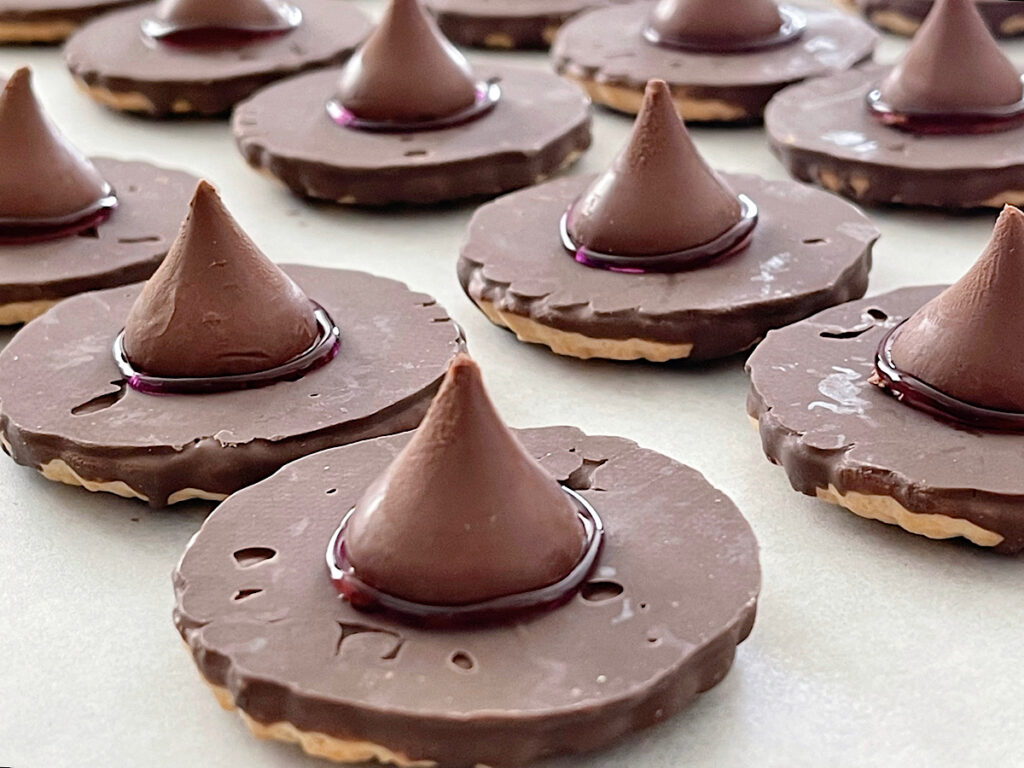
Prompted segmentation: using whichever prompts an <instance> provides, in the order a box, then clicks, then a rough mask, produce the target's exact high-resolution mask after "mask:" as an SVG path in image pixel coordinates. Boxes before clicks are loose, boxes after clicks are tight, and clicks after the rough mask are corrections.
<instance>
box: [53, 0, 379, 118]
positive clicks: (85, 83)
mask: <svg viewBox="0 0 1024 768" xmlns="http://www.w3.org/2000/svg"><path fill="white" fill-rule="evenodd" d="M298 5H299V6H300V8H301V11H302V14H303V16H302V22H301V23H300V24H299V25H298V26H297V27H296V28H294V29H292V30H291V31H289V32H287V33H285V34H281V35H278V36H273V37H264V38H259V37H257V38H255V39H253V40H251V41H249V42H246V43H243V44H238V45H229V46H211V47H189V46H182V45H176V44H171V43H164V42H158V41H154V40H152V39H149V38H147V37H146V35H144V34H143V33H142V32H141V29H140V25H141V24H142V23H143V22H144V21H146V20H147V19H151V18H153V17H154V14H155V8H156V6H155V5H153V4H148V5H143V6H140V7H137V8H129V9H126V10H122V11H118V12H116V13H111V14H108V15H106V16H104V17H103V18H101V19H97V20H96V21H94V22H91V23H90V24H87V25H86V26H84V27H82V29H80V30H79V31H78V32H76V33H75V34H74V35H72V37H71V38H70V39H69V40H68V42H67V45H66V46H65V48H64V60H65V63H66V64H67V67H68V69H69V70H70V71H71V74H72V76H73V77H74V78H75V82H76V83H77V84H78V85H79V87H81V88H82V89H83V90H84V91H85V92H86V93H88V94H89V95H90V96H91V97H92V98H93V99H95V100H96V101H98V102H99V103H101V104H103V105H105V106H107V107H110V108H112V109H116V110H120V111H124V112H133V113H138V114H142V115H148V116H150V117H169V116H172V115H203V116H217V115H223V114H226V113H227V112H229V111H230V110H231V108H232V107H233V106H234V105H235V104H237V103H238V102H239V101H241V100H242V99H245V98H246V97H248V96H250V95H251V94H252V93H254V92H255V91H257V90H258V89H260V88H262V87H263V86H265V85H267V84H268V83H271V82H273V81H275V80H279V79H281V78H284V77H288V76H290V75H294V74H297V73H299V72H303V71H306V70H309V69H314V68H317V67H323V66H329V65H332V64H338V63H341V62H343V61H345V59H347V58H348V57H349V56H350V55H351V53H352V51H353V50H354V49H355V47H356V46H357V45H359V43H360V42H361V41H362V40H363V38H365V37H366V35H367V34H368V33H369V31H370V29H371V25H370V21H369V19H367V18H366V17H365V16H364V15H363V13H362V12H361V11H359V10H358V9H357V8H355V7H353V6H352V4H350V3H344V2H337V1H336V0H300V2H299V3H298Z"/></svg>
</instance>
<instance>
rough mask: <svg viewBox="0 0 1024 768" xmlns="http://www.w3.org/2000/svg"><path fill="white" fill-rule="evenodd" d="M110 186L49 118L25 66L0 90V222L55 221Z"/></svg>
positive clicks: (97, 198) (102, 194) (92, 202)
mask: <svg viewBox="0 0 1024 768" xmlns="http://www.w3.org/2000/svg"><path fill="white" fill-rule="evenodd" d="M109 194H110V187H109V186H108V185H107V183H106V182H105V181H104V180H103V177H102V176H100V174H99V171H97V170H96V168H95V167H94V166H93V164H92V163H91V162H90V161H89V159H88V158H87V157H85V155H83V154H82V153H81V152H79V151H78V150H77V149H75V148H74V147H73V146H71V144H69V143H68V141H67V139H65V138H64V136H63V135H61V133H60V131H59V130H58V129H57V127H56V126H55V125H54V124H53V123H52V122H50V120H49V118H47V116H46V115H45V113H44V112H43V108H42V106H41V105H40V103H39V101H38V100H37V99H36V95H35V93H34V92H33V90H32V73H31V72H30V71H29V70H28V69H27V68H22V69H19V70H17V71H16V72H15V73H14V74H12V75H11V76H10V78H9V79H8V80H7V83H6V84H5V85H4V87H3V92H2V93H0V220H3V219H8V220H13V221H15V222H19V221H32V220H33V219H37V220H42V221H47V220H59V219H62V218H66V217H70V216H74V215H75V214H78V213H81V212H83V211H88V209H90V208H92V207H93V206H95V205H96V204H97V203H98V202H99V201H100V200H101V199H102V198H104V197H107V196H108V195H109Z"/></svg>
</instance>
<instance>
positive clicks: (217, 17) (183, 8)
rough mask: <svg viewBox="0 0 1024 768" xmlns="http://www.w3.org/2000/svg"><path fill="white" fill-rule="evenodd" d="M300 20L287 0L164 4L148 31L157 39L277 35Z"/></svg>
mask: <svg viewBox="0 0 1024 768" xmlns="http://www.w3.org/2000/svg"><path fill="white" fill-rule="evenodd" d="M300 18H301V12H299V11H298V10H297V9H296V8H295V6H293V5H291V4H289V3H286V2H284V1H283V0H162V2H161V3H160V5H159V6H157V9H156V14H155V18H154V19H152V20H151V21H149V22H147V23H145V24H144V31H145V32H146V33H147V34H150V35H152V36H154V37H159V36H161V35H167V34H173V33H174V32H185V31H189V30H201V29H219V30H238V31H248V32H274V31H284V30H287V29H290V28H292V27H294V26H295V25H296V24H297V23H298V20H299V19H300Z"/></svg>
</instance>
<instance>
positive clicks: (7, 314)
mask: <svg viewBox="0 0 1024 768" xmlns="http://www.w3.org/2000/svg"><path fill="white" fill-rule="evenodd" d="M58 301H60V299H39V300H38V301H12V302H11V303H10V304H4V305H3V306H0V325H20V324H21V323H27V322H28V321H29V320H35V319H36V318H37V317H39V316H40V315H41V314H43V312H45V311H46V310H48V309H49V308H50V307H52V306H53V305H54V304H56V303H57V302H58Z"/></svg>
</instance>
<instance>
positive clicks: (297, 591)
mask: <svg viewBox="0 0 1024 768" xmlns="http://www.w3.org/2000/svg"><path fill="white" fill-rule="evenodd" d="M519 437H520V439H521V440H522V441H523V443H524V445H525V446H526V448H527V450H528V451H529V452H530V453H531V454H533V455H534V456H535V457H537V458H538V460H539V461H540V462H541V464H542V465H543V466H544V467H545V468H546V469H547V470H548V471H549V472H551V474H552V475H553V476H554V477H555V479H557V480H559V481H560V482H563V483H565V484H566V485H568V486H569V487H571V488H575V489H577V490H579V492H580V493H581V494H582V495H583V496H584V497H586V498H587V500H588V501H590V503H591V504H593V505H594V507H595V508H596V509H598V510H599V514H600V515H601V516H602V519H603V520H604V521H605V525H606V528H607V531H606V541H605V548H604V551H603V553H602V556H601V559H600V561H599V565H598V570H597V572H596V574H595V576H594V577H593V580H592V582H591V583H590V584H588V585H587V586H585V587H584V589H583V591H582V593H581V594H580V595H578V596H576V597H575V598H574V599H573V600H572V601H571V602H570V603H568V604H567V605H565V606H563V607H561V608H558V609H556V610H553V611H550V612H548V613H544V614H541V615H538V616H535V617H533V618H532V619H530V620H526V621H520V622H516V623H514V624H512V625H508V626H504V625H498V626H491V627H486V628H478V629H468V630H458V631H454V632H449V631H444V630H436V629H419V628H415V627H410V626H407V625H405V624H401V623H398V622H396V621H394V620H393V619H388V618H386V617H384V616H383V615H380V614H376V615H375V614H366V613H362V612H359V611H356V610H355V609H353V608H352V607H351V606H350V605H348V604H347V603H345V602H344V601H342V600H339V599H338V597H337V593H336V592H335V589H334V586H333V585H332V584H331V582H330V579H329V578H328V574H327V570H326V567H325V564H324V551H325V548H326V545H327V542H328V541H329V540H330V537H331V535H332V534H333V532H334V529H335V528H336V527H337V524H338V519H339V518H338V515H339V512H342V511H343V510H345V509H347V508H349V507H350V506H351V505H352V504H354V503H355V501H356V500H357V498H358V497H359V495H360V494H361V493H362V492H363V490H364V488H365V487H366V485H367V484H368V483H369V482H370V481H371V480H372V478H373V477H375V476H376V475H377V474H379V473H380V472H381V471H382V470H383V469H384V468H385V467H386V466H387V465H388V463H389V462H390V461H391V460H392V459H393V458H394V456H395V455H396V454H397V452H398V451H399V450H400V449H401V447H402V446H403V445H404V444H405V442H406V441H407V440H408V436H404V435H399V436H395V437H391V438H382V439H378V440H372V441H367V442H363V443H360V444H357V445H352V446H347V447H345V448H341V449H337V450H332V451H326V452H324V453H320V454H318V455H317V456H315V457H309V458H306V459H303V460H301V461H298V462H295V463H293V464H291V465H289V466H287V467H285V468H284V469H282V470H281V471H280V472H279V473H278V474H276V475H275V476H274V477H272V478H270V479H269V480H267V481H266V482H264V483H261V484H259V485H257V486H254V487H253V488H250V489H247V490H246V491H243V492H242V493H239V494H237V495H236V496H234V497H233V498H232V499H229V500H228V501H226V502H225V503H224V504H222V505H221V506H220V507H219V508H218V509H217V510H216V511H215V512H214V513H213V515H212V516H211V517H210V518H209V519H208V520H207V521H206V523H205V524H204V526H203V528H202V530H201V531H200V532H199V534H198V535H197V536H196V538H195V539H194V540H193V542H192V544H191V545H190V547H189V549H188V550H187V551H186V553H185V555H184V557H183V558H182V561H181V563H180V565H179V566H178V568H177V570H176V572H175V575H174V582H175V595H176V607H175V620H176V624H177V626H178V629H179V631H180V632H181V633H182V635H183V637H184V638H185V640H186V642H188V644H189V646H190V647H191V649H192V653H193V656H194V658H195V659H196V662H197V664H198V665H199V668H200V670H201V672H202V674H203V676H204V677H205V678H206V680H207V681H209V682H210V683H212V684H213V685H217V686H222V687H227V688H228V689H229V690H230V692H231V694H232V695H233V697H234V699H235V701H236V703H237V704H238V705H239V706H240V707H242V708H243V710H244V711H245V712H246V713H247V714H248V715H249V716H250V717H252V718H254V719H255V720H257V721H258V722H261V723H273V722H278V721H282V720H287V721H290V722H291V723H293V724H294V725H295V726H296V727H297V728H299V729H301V730H304V731H315V732H319V733H325V734H327V735H329V736H333V737H335V738H340V739H353V740H360V741H363V740H365V741H369V742H372V743H376V744H380V745H383V746H385V747H386V748H388V749H391V750H393V751H396V752H401V753H404V754H405V755H406V756H408V757H410V758H412V759H424V760H434V761H437V763H438V764H439V765H440V766H442V768H468V767H469V766H473V765H475V764H486V765H491V766H495V768H506V767H507V766H520V765H525V764H528V763H530V762H533V761H535V760H537V759H538V758H541V757H544V756H547V755H550V754H555V753H563V752H582V751H589V750H593V749H598V748H601V747H604V746H607V745H608V744H609V743H610V742H612V741H613V740H615V739H617V738H618V737H620V736H622V735H623V734H625V733H627V732H629V731H632V730H635V729H638V728H641V727H644V726H648V725H651V724H653V723H655V722H658V721H660V720H663V719H665V718H668V717H670V716H671V715H672V714H674V713H675V712H676V711H678V710H679V709H681V708H682V707H683V706H685V705H686V704H688V703H689V702H690V701H692V700H693V699H694V698H695V697H696V695H697V694H698V693H699V692H701V691H704V690H707V689H709V688H711V687H712V686H714V685H715V684H716V683H718V682H719V681H720V680H721V679H722V678H723V677H724V676H725V674H726V672H727V671H728V669H729V667H730V664H731V661H732V658H733V655H734V652H735V647H736V645H737V644H738V643H739V642H741V641H742V640H743V639H744V638H745V637H746V636H747V635H748V633H749V632H750V629H751V626H752V623H753V619H754V611H755V604H756V599H757V595H758V591H759V588H760V574H759V568H758V562H757V544H756V542H755V540H754V537H753V534H752V533H751V531H750V528H749V527H748V525H747V523H746V522H745V521H744V520H743V518H742V516H741V515H740V513H739V512H738V511H737V510H736V508H735V507H734V506H733V505H732V503H731V502H730V501H729V500H728V499H727V498H726V497H725V496H723V495H722V494H721V493H719V492H718V491H716V490H715V489H714V488H712V487H711V486H710V485H709V484H708V483H707V481H705V480H704V479H703V477H701V476H700V475H699V474H698V473H697V472H696V471H694V470H692V469H689V468H687V467H684V466H682V465H680V464H678V463H676V462H675V461H673V460H671V459H669V458H667V457H665V456H662V455H660V454H657V453H654V452H652V451H648V450H644V449H641V448H638V447H637V446H636V445H635V444H634V443H632V442H629V441H627V440H623V439H621V438H612V437H588V436H585V435H583V434H582V433H581V432H579V431H578V430H576V429H572V428H569V427H552V428H547V429H535V430H523V431H520V432H519ZM282 512H284V514H282ZM256 553H258V554H259V555H260V556H261V557H263V558H264V559H262V560H261V561H256V560H257V558H256V557H254V556H253V555H254V554H256ZM267 555H270V557H269V558H267ZM252 590H258V592H252ZM243 593H244V594H248V595H250V596H249V597H246V598H245V599H241V600H240V599H236V596H237V595H239V594H243ZM588 598H589V599H588ZM552 669H557V670H558V674H556V675H552Z"/></svg>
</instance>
